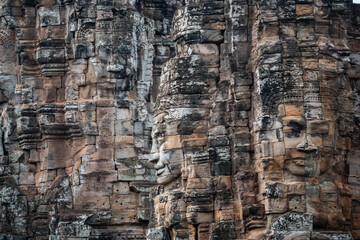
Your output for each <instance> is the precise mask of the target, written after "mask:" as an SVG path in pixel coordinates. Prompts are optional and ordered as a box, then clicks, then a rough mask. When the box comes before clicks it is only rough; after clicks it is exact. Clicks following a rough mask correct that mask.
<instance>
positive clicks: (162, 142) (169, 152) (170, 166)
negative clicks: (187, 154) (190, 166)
mask: <svg viewBox="0 0 360 240" xmlns="http://www.w3.org/2000/svg"><path fill="white" fill-rule="evenodd" d="M165 116H166V114H159V115H158V116H157V117H155V122H154V126H153V130H152V139H153V140H152V148H151V153H150V158H149V161H150V162H152V163H153V164H155V166H154V168H155V169H156V175H157V182H158V184H160V185H166V184H168V183H170V182H172V181H173V180H175V179H177V178H178V177H179V176H180V174H181V167H182V163H183V152H182V150H181V143H180V136H179V135H173V136H167V135H166V129H165V127H166V126H165V123H164V117H165Z"/></svg>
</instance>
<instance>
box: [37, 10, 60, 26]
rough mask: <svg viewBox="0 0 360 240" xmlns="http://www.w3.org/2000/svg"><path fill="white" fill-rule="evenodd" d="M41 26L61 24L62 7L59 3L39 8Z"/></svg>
mask: <svg viewBox="0 0 360 240" xmlns="http://www.w3.org/2000/svg"><path fill="white" fill-rule="evenodd" d="M39 16H40V26H41V27H46V26H57V25H60V8H59V6H58V5H55V6H46V7H40V8H39Z"/></svg>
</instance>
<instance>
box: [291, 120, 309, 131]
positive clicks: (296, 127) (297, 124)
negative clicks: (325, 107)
mask: <svg viewBox="0 0 360 240" xmlns="http://www.w3.org/2000/svg"><path fill="white" fill-rule="evenodd" d="M287 126H288V127H289V128H290V129H291V132H292V133H300V132H301V130H304V129H305V123H304V122H302V121H294V120H292V121H290V122H289V123H288V124H287Z"/></svg>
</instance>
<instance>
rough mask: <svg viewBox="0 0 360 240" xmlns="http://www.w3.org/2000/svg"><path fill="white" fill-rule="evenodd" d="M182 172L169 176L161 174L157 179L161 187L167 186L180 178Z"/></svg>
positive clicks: (168, 174) (169, 174)
mask: <svg viewBox="0 0 360 240" xmlns="http://www.w3.org/2000/svg"><path fill="white" fill-rule="evenodd" d="M180 174H181V172H180V171H179V172H175V173H167V174H164V175H162V174H160V175H158V178H157V183H158V184H159V185H166V184H168V183H171V182H172V181H173V180H175V179H176V178H178V177H179V176H180Z"/></svg>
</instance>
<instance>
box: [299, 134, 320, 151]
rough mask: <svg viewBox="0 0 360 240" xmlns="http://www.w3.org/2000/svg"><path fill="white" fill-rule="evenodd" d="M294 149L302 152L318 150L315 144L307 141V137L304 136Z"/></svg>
mask: <svg viewBox="0 0 360 240" xmlns="http://www.w3.org/2000/svg"><path fill="white" fill-rule="evenodd" d="M296 149H297V150H298V151H302V152H313V151H317V150H318V148H317V147H316V146H315V144H313V143H312V142H311V141H309V140H308V137H307V136H305V139H304V140H303V141H302V142H301V143H299V144H298V145H297V146H296Z"/></svg>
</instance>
